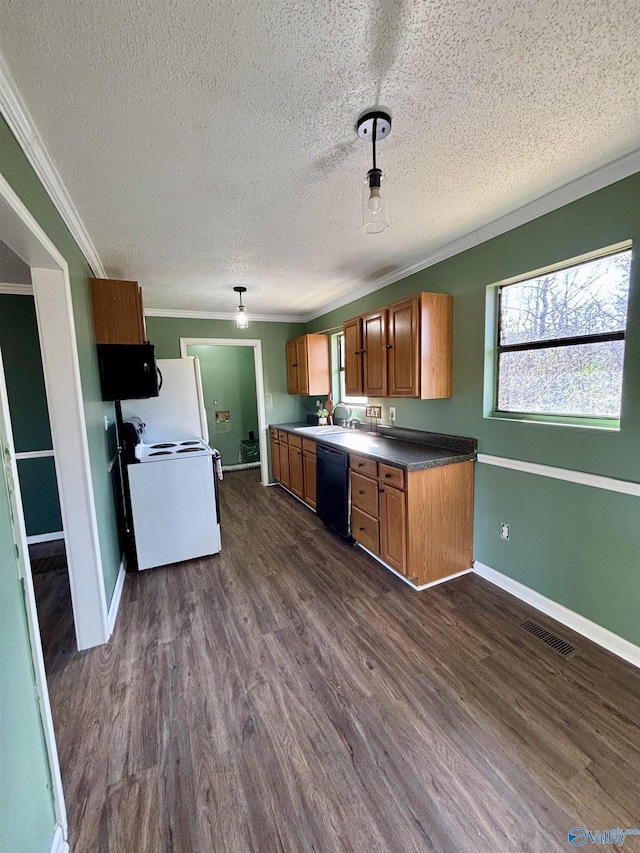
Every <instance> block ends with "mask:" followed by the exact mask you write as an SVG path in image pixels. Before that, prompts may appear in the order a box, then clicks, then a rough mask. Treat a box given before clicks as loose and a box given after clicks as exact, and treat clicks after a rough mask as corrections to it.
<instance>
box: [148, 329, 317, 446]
mask: <svg viewBox="0 0 640 853" xmlns="http://www.w3.org/2000/svg"><path fill="white" fill-rule="evenodd" d="M303 331H304V327H303V325H302V324H301V323H258V322H256V323H250V324H249V328H248V329H238V328H236V325H235V323H233V322H232V321H230V320H196V319H191V318H184V319H183V318H173V317H171V318H170V317H147V334H148V335H149V340H150V341H151V342H152V343H153V344H155V346H156V355H157V356H158V358H179V357H180V338H226V339H229V338H244V339H249V340H260V341H261V342H262V367H263V374H264V393H265V397H266V412H267V424H269V423H286V422H291V421H299V420H302V419H304V417H305V411H306V405H307V403H308V400H307V398H306V397H298V396H296V395H290V394H288V393H287V371H286V360H285V358H286V356H285V351H286V345H287V341H289V340H291V338H295V337H297V336H298V335H300V334H302V332H303ZM256 437H257V432H256Z"/></svg>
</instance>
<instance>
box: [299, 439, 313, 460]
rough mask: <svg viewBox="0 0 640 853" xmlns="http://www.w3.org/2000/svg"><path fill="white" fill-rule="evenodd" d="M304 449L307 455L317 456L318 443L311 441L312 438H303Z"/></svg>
mask: <svg viewBox="0 0 640 853" xmlns="http://www.w3.org/2000/svg"><path fill="white" fill-rule="evenodd" d="M302 449H303V450H304V452H305V453H311V454H313V455H314V456H315V455H316V442H315V441H311V439H310V438H303V439H302Z"/></svg>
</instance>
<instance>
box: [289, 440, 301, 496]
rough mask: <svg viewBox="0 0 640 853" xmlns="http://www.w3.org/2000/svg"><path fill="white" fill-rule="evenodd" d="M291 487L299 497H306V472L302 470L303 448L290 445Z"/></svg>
mask: <svg viewBox="0 0 640 853" xmlns="http://www.w3.org/2000/svg"><path fill="white" fill-rule="evenodd" d="M289 488H290V489H291V491H292V492H293V493H294V495H297V496H298V497H299V498H303V497H304V473H303V470H302V450H300V448H299V447H291V446H289Z"/></svg>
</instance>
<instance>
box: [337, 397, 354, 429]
mask: <svg viewBox="0 0 640 853" xmlns="http://www.w3.org/2000/svg"><path fill="white" fill-rule="evenodd" d="M338 406H340V407H341V408H342V409H345V410H346V412H347V416H346V417H344V418H343V417H340V415H338V414H337V409H338ZM336 418H339V419H340V420H341V421H342V425H343V426H346V427H348V426H349V425H350V419H351V409H350V408H349V406H347V405H346V403H342V402H339V403H336V404H335V406H334V407H333V420H334V423H335V421H336Z"/></svg>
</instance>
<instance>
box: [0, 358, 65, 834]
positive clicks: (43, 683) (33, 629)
mask: <svg viewBox="0 0 640 853" xmlns="http://www.w3.org/2000/svg"><path fill="white" fill-rule="evenodd" d="M3 433H5V435H4V437H3ZM5 449H6V452H5ZM0 452H1V453H2V469H3V472H4V474H3V475H0V476H3V477H4V478H6V482H7V489H8V492H9V506H10V508H11V513H12V516H13V517H12V519H11V527H12V529H13V539H14V543H15V545H16V559H17V563H18V571H19V575H20V578H21V579H22V581H23V582H24V587H23V588H24V602H25V611H26V618H27V627H28V631H29V646H30V649H31V661H32V663H33V677H34V681H35V688H36V697H37V700H38V708H39V711H40V720H41V722H42V730H43V733H44V741H45V748H46V750H47V758H48V761H49V772H50V774H51V789H52V794H53V808H54V814H55V818H56V825H57V828H56V833H58V832H59V833H60V834H61V835H62V842H65V841H66V838H67V831H68V825H67V809H66V806H65V802H64V790H63V787H62V774H61V772H60V761H59V758H58V746H57V743H56V733H55V729H54V727H53V717H52V715H51V702H50V701H49V688H48V686H47V674H46V671H45V667H44V656H43V654H42V642H41V640H40V627H39V625H38V614H37V611H36V597H35V592H34V589H33V576H32V574H31V563H30V562H29V546H28V544H27V531H26V527H25V523H24V512H23V511H22V496H21V493H20V480H19V479H18V465H17V462H16V451H15V446H14V443H13V430H12V427H11V415H10V413H9V398H8V395H7V385H6V381H5V375H4V364H3V361H2V350H1V349H0ZM34 617H35V618H34ZM63 849H65V850H68V849H69V848H68V846H67V845H66V844H64V846H63Z"/></svg>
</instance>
